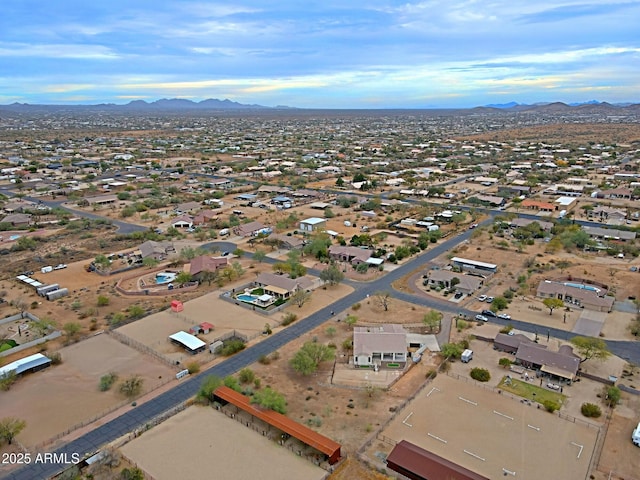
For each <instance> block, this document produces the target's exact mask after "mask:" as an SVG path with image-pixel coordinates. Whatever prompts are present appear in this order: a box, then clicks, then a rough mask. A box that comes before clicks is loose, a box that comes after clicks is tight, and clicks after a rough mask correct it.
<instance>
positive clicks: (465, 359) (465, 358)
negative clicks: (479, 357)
mask: <svg viewBox="0 0 640 480" xmlns="http://www.w3.org/2000/svg"><path fill="white" fill-rule="evenodd" d="M472 358H473V350H469V349H468V348H467V349H466V350H465V351H464V352H462V355H460V360H461V361H462V363H469V362H470V361H471V359H472Z"/></svg>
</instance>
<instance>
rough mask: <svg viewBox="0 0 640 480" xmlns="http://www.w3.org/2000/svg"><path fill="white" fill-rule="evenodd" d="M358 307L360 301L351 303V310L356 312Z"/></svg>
mask: <svg viewBox="0 0 640 480" xmlns="http://www.w3.org/2000/svg"><path fill="white" fill-rule="evenodd" d="M360 307H362V305H360V303H354V304H353V305H351V310H353V311H354V312H357V311H358V310H360Z"/></svg>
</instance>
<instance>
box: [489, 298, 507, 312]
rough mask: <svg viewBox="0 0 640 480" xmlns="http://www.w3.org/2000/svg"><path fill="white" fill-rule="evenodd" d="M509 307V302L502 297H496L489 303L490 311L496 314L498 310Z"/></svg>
mask: <svg viewBox="0 0 640 480" xmlns="http://www.w3.org/2000/svg"><path fill="white" fill-rule="evenodd" d="M508 306H509V302H508V301H507V299H506V298H504V297H496V298H494V299H493V301H492V302H491V311H492V312H498V311H500V310H504V309H506V308H507V307H508Z"/></svg>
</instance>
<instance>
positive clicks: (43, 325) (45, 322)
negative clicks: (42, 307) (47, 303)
mask: <svg viewBox="0 0 640 480" xmlns="http://www.w3.org/2000/svg"><path fill="white" fill-rule="evenodd" d="M55 326H56V324H55V322H54V321H53V320H51V319H50V318H47V317H43V318H41V319H40V320H32V321H31V329H32V330H33V331H35V332H36V333H37V334H38V335H39V336H41V337H44V336H45V335H48V334H49V333H50V332H51V330H53V329H54V328H55Z"/></svg>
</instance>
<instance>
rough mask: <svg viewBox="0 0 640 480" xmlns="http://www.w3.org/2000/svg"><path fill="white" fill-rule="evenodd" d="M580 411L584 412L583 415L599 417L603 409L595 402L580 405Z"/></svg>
mask: <svg viewBox="0 0 640 480" xmlns="http://www.w3.org/2000/svg"><path fill="white" fill-rule="evenodd" d="M580 411H581V412H582V415H584V416H585V417H589V418H598V417H599V416H600V415H602V410H600V407H599V406H598V405H596V404H595V403H583V404H582V406H581V407H580Z"/></svg>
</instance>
